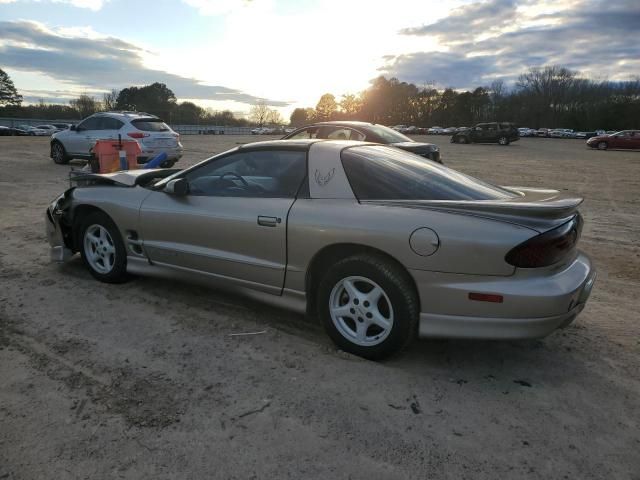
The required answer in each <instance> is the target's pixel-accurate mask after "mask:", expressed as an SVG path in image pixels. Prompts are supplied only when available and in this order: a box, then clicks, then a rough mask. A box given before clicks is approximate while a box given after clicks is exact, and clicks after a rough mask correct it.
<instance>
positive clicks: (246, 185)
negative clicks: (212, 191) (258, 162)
mask: <svg viewBox="0 0 640 480" xmlns="http://www.w3.org/2000/svg"><path fill="white" fill-rule="evenodd" d="M227 176H229V177H234V178H236V179H238V180H240V182H242V184H243V185H244V186H245V187H247V188H249V184H248V183H247V181H246V180H245V179H244V178H242V175H238V174H237V173H235V172H225V173H223V174H222V175H220V180H224V179H225V178H224V177H227Z"/></svg>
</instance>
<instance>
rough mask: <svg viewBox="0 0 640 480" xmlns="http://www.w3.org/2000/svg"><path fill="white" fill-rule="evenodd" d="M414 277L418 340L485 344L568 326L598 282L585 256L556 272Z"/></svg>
mask: <svg viewBox="0 0 640 480" xmlns="http://www.w3.org/2000/svg"><path fill="white" fill-rule="evenodd" d="M412 274H413V276H414V278H415V279H416V283H417V285H418V292H419V294H420V300H421V305H422V313H421V314H420V328H419V333H420V336H422V337H452V338H487V339H489V338H492V339H522V338H539V337H544V336H546V335H548V334H550V333H551V332H553V331H554V330H556V329H557V328H562V327H565V326H567V325H569V324H570V323H571V322H572V321H573V320H574V319H575V318H576V316H577V315H578V314H579V313H580V312H581V311H582V309H583V308H584V306H585V304H586V302H587V300H588V299H589V296H590V294H591V290H592V288H593V285H594V282H595V279H596V271H595V269H594V268H593V266H592V264H591V261H590V259H589V257H587V256H586V255H585V254H583V253H579V254H578V255H577V256H576V258H575V259H574V260H573V261H572V262H570V263H569V264H568V265H565V266H563V267H562V268H560V269H557V270H555V271H553V270H547V271H540V272H536V271H521V272H516V273H515V274H514V275H513V276H511V277H486V276H473V275H455V274H443V273H432V272H429V273H428V274H427V273H426V272H425V273H422V274H416V272H415V271H412ZM470 292H477V293H487V294H497V295H502V296H503V299H504V300H503V302H502V303H490V302H479V301H473V300H470V299H469V293H470ZM434 299H437V300H434Z"/></svg>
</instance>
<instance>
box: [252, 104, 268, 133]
mask: <svg viewBox="0 0 640 480" xmlns="http://www.w3.org/2000/svg"><path fill="white" fill-rule="evenodd" d="M270 111H271V109H270V108H269V106H268V105H267V103H266V102H265V101H264V100H259V101H258V103H256V104H254V105H253V106H252V107H251V110H249V120H251V121H252V122H254V123H257V124H258V126H259V127H262V126H263V125H264V124H265V122H266V121H267V119H268V117H269V112H270Z"/></svg>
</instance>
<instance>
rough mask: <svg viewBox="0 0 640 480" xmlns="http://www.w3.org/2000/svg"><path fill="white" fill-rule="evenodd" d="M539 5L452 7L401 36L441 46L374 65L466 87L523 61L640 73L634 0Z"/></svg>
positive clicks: (491, 2) (502, 0) (590, 71)
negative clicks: (430, 39)
mask: <svg viewBox="0 0 640 480" xmlns="http://www.w3.org/2000/svg"><path fill="white" fill-rule="evenodd" d="M561 4H562V7H561V8H555V9H553V8H543V7H544V5H543V6H542V7H541V5H540V3H538V2H531V1H522V0H521V1H520V2H519V3H518V4H517V3H516V2H515V1H512V0H488V1H485V2H481V3H476V4H470V5H466V6H463V7H460V8H458V9H456V10H454V11H453V12H452V13H451V14H450V15H449V16H448V17H445V18H443V19H442V20H439V21H437V22H434V23H432V24H430V25H422V26H419V27H410V28H404V29H402V30H401V31H400V33H401V34H403V35H410V36H419V37H433V38H436V39H437V41H438V43H439V45H440V46H441V47H442V49H443V50H445V51H439V52H433V51H432V52H413V53H405V54H400V55H395V56H391V57H387V58H385V64H384V65H383V66H382V67H381V68H380V69H379V70H380V72H382V73H383V74H386V75H393V76H397V77H398V78H401V79H402V80H405V81H412V82H418V83H424V82H425V81H432V82H434V83H436V84H437V85H439V86H453V87H455V88H470V87H473V86H477V85H483V84H484V85H486V84H488V83H490V81H491V80H493V79H496V78H501V79H504V80H507V81H514V80H515V79H516V78H517V75H518V74H520V73H522V72H523V71H525V70H526V69H528V68H529V67H535V66H542V65H552V64H554V65H561V66H566V67H569V68H571V69H574V70H578V71H580V72H581V73H582V74H585V75H588V76H590V77H594V78H605V77H606V78H610V79H612V80H624V79H628V78H630V77H632V76H633V75H638V74H639V73H640V43H639V42H638V41H636V40H634V39H635V38H637V37H638V28H639V27H638V26H639V25H640V2H638V1H637V0H623V1H620V0H618V1H607V2H605V1H602V0H582V1H578V2H576V1H573V2H561Z"/></svg>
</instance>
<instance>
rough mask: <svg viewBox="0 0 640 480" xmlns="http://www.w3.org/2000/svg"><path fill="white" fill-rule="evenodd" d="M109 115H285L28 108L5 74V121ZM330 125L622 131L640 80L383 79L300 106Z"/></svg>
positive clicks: (224, 118) (108, 99)
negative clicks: (471, 82) (488, 124)
mask: <svg viewBox="0 0 640 480" xmlns="http://www.w3.org/2000/svg"><path fill="white" fill-rule="evenodd" d="M107 110H137V111H143V112H147V113H151V114H153V115H157V116H159V117H160V118H162V119H163V120H165V121H167V122H169V123H173V124H196V125H229V126H246V125H259V126H263V125H277V124H282V123H284V122H283V119H282V116H281V115H280V113H279V112H278V111H277V110H275V109H272V108H270V107H269V106H268V105H267V103H266V102H264V101H258V102H257V103H256V104H255V105H253V106H252V107H251V109H250V112H249V115H248V118H237V117H235V116H234V114H233V112H231V111H229V110H224V111H215V110H213V109H210V108H208V109H205V108H202V107H200V106H199V105H196V104H195V103H193V102H178V101H177V99H176V96H175V94H174V93H173V92H172V91H171V89H170V88H168V87H167V86H166V85H165V84H163V83H158V82H156V83H153V84H151V85H146V86H143V87H136V86H132V87H128V88H124V89H122V90H120V91H117V90H112V91H110V92H108V93H105V94H103V97H102V99H96V98H94V97H91V96H89V95H80V96H79V97H78V98H75V99H73V100H71V101H70V102H69V104H68V105H60V104H47V103H45V102H43V101H40V102H39V103H38V104H35V105H22V97H21V96H20V94H19V93H18V91H17V90H16V88H15V86H14V85H13V82H12V81H11V79H10V78H9V76H8V75H7V74H6V73H5V72H4V71H3V70H2V69H0V117H23V118H39V119H69V120H79V119H82V118H84V117H86V116H88V115H91V114H92V113H95V112H98V111H107ZM326 120H364V121H370V122H374V123H381V124H385V125H398V124H406V125H416V126H421V127H430V126H434V125H439V126H442V127H448V126H456V127H458V126H471V125H473V124H475V123H478V122H484V121H511V122H514V123H516V124H517V125H519V126H527V127H532V128H542V127H547V128H563V127H564V128H574V129H576V130H595V129H600V128H602V129H605V130H618V129H625V128H640V125H638V122H639V121H640V77H638V78H636V79H634V80H629V81H621V82H614V81H607V80H592V79H588V78H584V77H581V76H580V75H579V74H578V73H577V72H574V71H571V70H569V69H567V68H564V67H558V66H550V67H544V68H531V69H529V70H528V71H527V72H524V73H522V74H521V75H520V76H519V77H518V80H517V81H516V83H515V85H513V86H511V87H508V86H507V85H506V84H505V83H504V82H503V81H501V80H496V81H494V82H492V83H491V84H490V85H487V86H478V87H476V88H474V89H471V90H466V91H459V90H454V89H453V88H445V89H440V90H439V89H437V88H435V87H433V86H432V85H424V86H421V87H419V86H416V85H415V84H413V83H407V82H401V81H400V80H398V79H397V78H390V79H387V78H386V77H384V76H380V77H378V78H376V79H374V80H372V81H371V86H370V87H369V88H367V89H366V90H364V91H362V92H360V93H359V94H353V93H349V94H345V95H342V97H341V98H340V100H338V99H337V98H336V96H335V95H333V94H331V93H325V94H324V95H322V96H321V97H320V99H319V100H318V103H317V104H316V106H315V108H296V109H295V110H294V111H293V112H292V114H291V117H290V123H291V125H293V126H299V125H304V124H307V123H310V122H315V121H326Z"/></svg>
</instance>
